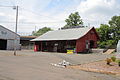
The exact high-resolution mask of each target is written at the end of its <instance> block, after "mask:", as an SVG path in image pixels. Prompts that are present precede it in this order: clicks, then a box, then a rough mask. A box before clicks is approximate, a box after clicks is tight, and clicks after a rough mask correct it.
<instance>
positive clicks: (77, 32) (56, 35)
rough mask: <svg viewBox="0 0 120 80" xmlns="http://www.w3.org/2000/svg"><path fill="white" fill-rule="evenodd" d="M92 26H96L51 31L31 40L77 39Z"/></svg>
mask: <svg viewBox="0 0 120 80" xmlns="http://www.w3.org/2000/svg"><path fill="white" fill-rule="evenodd" d="M92 28H94V27H84V28H74V29H64V30H56V31H49V32H46V33H45V34H43V35H41V36H39V37H37V38H35V39H33V40H31V41H51V40H77V39H79V38H81V37H83V36H84V35H85V34H87V33H88V32H89V31H90V30H91V29H92Z"/></svg>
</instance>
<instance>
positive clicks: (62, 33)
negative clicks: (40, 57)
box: [31, 27, 99, 53]
mask: <svg viewBox="0 0 120 80" xmlns="http://www.w3.org/2000/svg"><path fill="white" fill-rule="evenodd" d="M98 40H99V36H98V34H97V32H96V30H95V28H94V27H84V28H73V29H64V30H56V31H49V32H47V33H45V34H43V35H41V36H39V37H37V38H35V39H33V40H31V41H34V42H35V49H34V50H35V51H46V52H64V53H66V52H67V49H74V50H75V52H76V53H79V52H87V51H88V50H89V49H91V48H97V41H98Z"/></svg>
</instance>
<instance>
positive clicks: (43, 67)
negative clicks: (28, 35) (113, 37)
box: [0, 51, 120, 80]
mask: <svg viewBox="0 0 120 80" xmlns="http://www.w3.org/2000/svg"><path fill="white" fill-rule="evenodd" d="M112 55H113V54H112ZM112 55H105V54H104V55H103V54H64V53H47V52H33V51H17V56H13V51H0V80H120V76H119V75H107V74H100V73H93V72H85V71H81V70H75V69H66V68H59V67H55V66H52V65H51V63H59V62H60V61H62V60H66V61H69V62H70V63H72V64H84V63H89V62H93V61H98V60H102V59H105V58H106V57H110V56H112Z"/></svg>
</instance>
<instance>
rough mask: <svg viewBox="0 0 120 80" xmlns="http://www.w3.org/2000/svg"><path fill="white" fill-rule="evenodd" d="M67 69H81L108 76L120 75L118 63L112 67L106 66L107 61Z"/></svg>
mask: <svg viewBox="0 0 120 80" xmlns="http://www.w3.org/2000/svg"><path fill="white" fill-rule="evenodd" d="M67 68H72V69H80V70H85V71H92V72H99V73H106V74H120V67H119V66H118V65H117V63H114V62H113V63H111V65H106V61H97V62H92V63H88V64H82V65H75V66H68V67H67Z"/></svg>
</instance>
